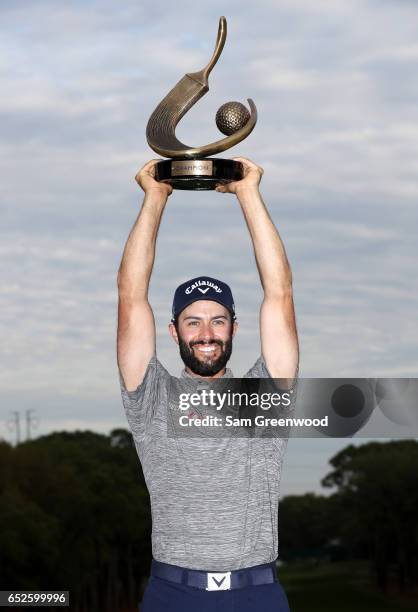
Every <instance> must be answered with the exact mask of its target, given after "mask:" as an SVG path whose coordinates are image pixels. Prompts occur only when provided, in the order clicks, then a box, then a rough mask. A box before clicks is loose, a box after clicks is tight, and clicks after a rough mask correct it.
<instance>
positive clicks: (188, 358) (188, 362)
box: [178, 334, 232, 376]
mask: <svg viewBox="0 0 418 612" xmlns="http://www.w3.org/2000/svg"><path fill="white" fill-rule="evenodd" d="M178 339H179V348H180V357H181V358H182V360H183V362H184V365H185V366H186V367H187V368H189V369H190V370H191V371H192V372H193V373H194V374H197V375H198V376H214V375H215V374H217V373H218V372H220V371H221V370H222V369H223V368H224V367H225V366H226V364H227V363H228V361H229V359H230V357H231V353H232V334H231V336H230V337H229V338H228V340H225V342H222V340H209V341H203V340H196V341H195V342H190V343H189V344H187V342H185V341H184V340H183V338H182V337H181V336H180V334H178ZM199 344H202V345H204V346H210V345H211V344H217V345H218V346H219V347H220V348H221V354H220V356H219V357H218V359H215V360H210V361H200V359H198V358H197V357H195V355H194V353H193V350H192V347H193V346H196V345H199Z"/></svg>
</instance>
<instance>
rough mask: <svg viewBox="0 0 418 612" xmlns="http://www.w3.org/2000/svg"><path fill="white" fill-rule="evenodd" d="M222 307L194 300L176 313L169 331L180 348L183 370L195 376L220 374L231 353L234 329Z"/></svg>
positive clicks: (210, 301)
mask: <svg viewBox="0 0 418 612" xmlns="http://www.w3.org/2000/svg"><path fill="white" fill-rule="evenodd" d="M236 326H237V324H236V323H234V324H233V323H232V321H231V314H230V312H229V310H228V309H227V308H225V306H222V305H221V304H218V303H217V302H213V301H212V300H198V301H197V302H193V303H192V304H190V306H187V308H185V309H184V310H183V311H182V312H181V313H180V315H179V317H178V321H177V329H176V327H175V326H174V325H173V324H171V325H170V333H171V335H172V336H173V338H174V340H175V341H176V342H177V344H178V345H179V348H180V356H181V358H182V360H183V361H184V364H185V366H186V369H188V370H190V371H191V372H193V373H194V374H197V375H198V376H207V377H213V376H215V377H216V375H217V374H218V375H222V374H223V371H224V368H225V366H226V364H227V362H228V360H229V358H230V356H231V353H232V338H233V336H234V334H235V331H236Z"/></svg>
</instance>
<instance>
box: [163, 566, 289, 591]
mask: <svg viewBox="0 0 418 612" xmlns="http://www.w3.org/2000/svg"><path fill="white" fill-rule="evenodd" d="M151 575H152V576H155V577H157V578H163V579H164V580H168V581H170V582H176V583H177V584H183V585H187V586H191V587H195V588H197V589H204V590H206V591H229V590H230V589H242V588H243V587H247V586H256V585H259V584H272V583H273V582H277V574H276V562H275V561H272V562H271V563H265V564H263V565H255V566H254V567H247V568H244V569H239V570H232V571H230V572H204V571H202V570H192V569H187V568H185V567H179V566H178V565H170V564H168V563H162V562H161V561H156V560H155V559H153V560H152V562H151Z"/></svg>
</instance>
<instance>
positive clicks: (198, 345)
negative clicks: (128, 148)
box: [117, 158, 299, 612]
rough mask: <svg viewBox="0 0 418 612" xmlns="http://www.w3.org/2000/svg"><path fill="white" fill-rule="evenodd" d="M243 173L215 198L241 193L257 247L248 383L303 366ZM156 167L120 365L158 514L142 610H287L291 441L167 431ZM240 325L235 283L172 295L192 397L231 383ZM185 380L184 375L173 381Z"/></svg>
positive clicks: (272, 251)
mask: <svg viewBox="0 0 418 612" xmlns="http://www.w3.org/2000/svg"><path fill="white" fill-rule="evenodd" d="M235 159H237V160H238V161H241V162H242V164H243V166H244V177H243V179H241V180H240V181H235V182H232V183H229V184H227V185H218V186H217V188H216V191H218V192H220V193H232V194H235V195H236V197H237V199H238V202H239V204H240V206H241V209H242V211H243V214H244V217H245V221H246V223H247V227H248V229H249V232H250V236H251V240H252V243H253V247H254V254H255V259H256V263H257V268H258V271H259V275H260V281H261V285H262V288H263V292H264V299H263V302H262V304H261V309H260V340H261V355H260V357H259V358H258V359H257V361H256V362H255V364H254V366H253V367H252V368H251V369H250V370H249V371H248V372H247V373H246V374H245V377H247V378H272V379H282V380H283V379H286V381H288V383H289V385H292V384H293V381H295V379H296V375H297V369H298V359H299V351H298V339H297V332H296V323H295V313H294V306H293V292H292V275H291V271H290V266H289V262H288V260H287V257H286V253H285V249H284V246H283V243H282V240H281V238H280V236H279V233H278V231H277V229H276V227H275V226H274V224H273V222H272V219H271V217H270V215H269V213H268V211H267V208H266V206H265V204H264V202H263V200H262V197H261V195H260V191H259V184H260V180H261V177H262V175H263V170H262V168H260V167H259V166H257V165H256V164H254V163H253V162H251V161H250V160H247V159H245V158H235ZM157 161H158V160H152V161H150V162H148V163H147V164H146V165H145V166H144V167H143V168H142V169H141V170H140V171H139V172H138V174H137V175H136V180H137V182H138V184H139V185H140V187H141V188H142V189H143V191H144V192H145V197H144V201H143V204H142V208H141V211H140V213H139V215H138V218H137V220H136V222H135V225H134V227H133V228H132V230H131V232H130V235H129V237H128V240H127V243H126V246H125V250H124V253H123V257H122V262H121V265H120V268H119V273H118V289H119V311H118V339H117V352H118V366H119V378H120V386H121V393H122V399H123V404H124V408H125V412H126V416H127V419H128V423H129V425H130V428H131V431H132V434H133V438H134V442H135V446H136V449H137V452H138V456H139V459H140V461H141V465H142V470H143V473H144V478H145V481H146V484H147V487H148V490H149V493H150V499H151V511H152V555H153V559H152V563H151V576H150V578H149V581H148V584H147V587H146V590H145V593H144V597H143V600H142V602H141V607H140V609H141V612H160V611H161V612H162V611H164V612H171V611H173V612H174V611H180V610H181V611H182V612H185V611H186V612H187V611H188V610H190V611H192V610H193V612H196V611H197V610H198V611H199V612H210V611H215V610H216V611H219V612H222V611H227V610H231V611H232V610H240V612H253V611H256V610H263V611H264V612H270V611H271V612H273V611H276V612H288V610H289V606H288V602H287V598H286V595H285V593H284V590H283V588H282V586H281V584H280V582H279V580H278V576H277V571H276V561H277V557H278V535H277V534H278V526H277V515H278V512H277V510H278V503H279V493H280V491H279V489H280V477H281V468H282V463H283V457H284V453H285V449H286V445H287V439H279V438H277V437H276V438H275V437H272V438H264V439H256V438H230V437H229V438H228V437H224V438H215V439H213V438H209V437H204V436H202V437H198V438H196V437H195V438H187V437H182V438H180V439H176V438H173V437H170V436H168V435H167V418H168V413H169V411H170V406H171V404H170V401H171V400H170V394H171V393H172V389H173V388H174V387H176V385H175V384H174V382H173V381H174V380H175V379H174V377H173V376H171V375H170V374H169V372H167V370H166V369H165V368H164V366H163V365H162V364H161V363H160V361H159V360H158V359H157V356H156V346H155V323H154V316H153V312H152V309H151V306H150V304H149V302H148V287H149V282H150V277H151V272H152V268H153V264H154V258H155V245H156V239H157V234H158V229H159V225H160V220H161V216H162V214H163V211H164V208H165V205H166V203H167V200H168V197H169V195H170V194H171V192H172V188H171V186H170V185H168V184H165V183H161V182H157V181H156V180H155V179H154V166H155V164H156V162H157ZM237 329H238V323H237V321H236V315H235V305H234V300H233V297H232V292H231V289H230V287H229V286H228V285H227V284H226V283H225V282H223V281H221V280H218V279H215V278H212V277H209V276H199V277H196V278H193V279H191V280H189V281H186V282H184V283H182V284H181V285H180V286H179V287H178V288H177V289H176V291H175V294H174V299H173V306H172V319H171V323H170V325H169V331H170V334H171V336H172V338H173V339H174V341H175V342H176V343H177V344H178V346H179V350H180V356H181V358H182V360H183V362H184V366H185V367H184V370H183V372H182V373H181V378H180V381H181V383H182V384H183V387H184V389H187V390H188V391H196V390H197V391H199V390H200V391H201V390H203V389H205V388H206V389H207V388H208V386H209V384H210V381H212V380H217V379H223V378H232V377H233V374H232V372H231V370H230V369H229V368H227V363H228V360H229V358H230V356H231V352H232V342H233V337H234V335H235V333H236V332H237ZM176 380H177V379H176Z"/></svg>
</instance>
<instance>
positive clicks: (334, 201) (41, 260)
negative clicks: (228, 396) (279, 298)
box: [0, 0, 418, 495]
mask: <svg viewBox="0 0 418 612" xmlns="http://www.w3.org/2000/svg"><path fill="white" fill-rule="evenodd" d="M221 15H225V17H226V19H227V22H228V36H227V41H226V44H225V48H224V50H223V53H222V56H221V58H220V60H219V61H218V64H217V65H216V67H215V68H214V70H213V72H212V73H211V75H210V79H209V87H210V90H209V92H208V93H207V94H206V95H205V96H204V97H203V98H202V99H201V100H200V101H199V102H198V103H197V104H196V105H195V106H194V107H193V108H192V109H191V110H190V111H189V112H188V113H187V114H186V116H185V117H184V119H183V120H182V121H181V122H180V124H179V126H178V128H177V136H178V137H179V139H180V140H182V141H183V142H186V143H188V144H190V145H192V146H198V145H202V144H206V143H208V142H212V141H214V140H217V139H218V138H219V137H220V134H219V132H218V130H217V128H216V125H215V115H216V111H217V109H218V108H219V106H221V104H223V103H225V102H227V101H230V100H236V101H241V102H243V103H246V99H247V98H252V99H253V100H254V102H255V104H256V106H257V109H258V117H259V118H258V122H257V125H256V127H255V129H254V131H253V132H252V134H251V135H250V136H249V137H248V138H247V139H246V140H244V141H243V142H241V143H240V144H239V145H237V146H236V147H235V148H234V149H232V150H230V151H228V152H226V153H224V154H223V156H225V157H234V156H238V155H242V156H244V157H248V158H250V159H252V160H253V161H255V162H256V163H258V164H259V165H261V166H262V167H263V168H264V176H263V179H262V183H261V193H262V196H263V198H264V200H265V202H266V204H267V206H268V208H269V211H270V213H271V216H272V218H273V220H274V222H275V223H276V225H277V227H278V229H279V232H280V234H281V236H282V239H283V241H284V243H285V246H286V250H287V254H288V257H289V260H290V263H291V266H292V272H293V279H294V298H295V307H296V316H297V324H298V332H299V339H300V350H301V361H300V375H301V376H305V377H374V376H388V377H414V376H416V372H417V370H418V355H417V347H418V327H417V325H416V312H417V310H418V297H417V295H418V293H417V280H418V278H417V276H418V274H417V266H416V262H417V255H418V246H417V240H416V228H417V221H418V211H417V199H418V173H417V170H418V104H417V99H418V81H417V78H416V75H417V72H418V42H417V41H418V5H417V3H416V2H415V1H413V0H410V1H407V0H333V1H332V2H329V0H316V1H315V2H311V1H310V0H276V1H274V2H273V1H271V2H270V1H268V0H259V1H258V2H257V3H252V2H243V1H242V0H241V1H236V0H229V1H228V2H220V1H218V0H212V1H211V2H205V3H196V2H189V1H184V0H179V1H178V2H176V3H167V2H163V1H161V0H154V1H153V2H150V1H144V2H141V1H137V2H134V1H131V0H125V1H124V2H123V3H121V2H117V1H116V0H103V1H89V2H85V1H77V0H75V1H70V2H60V3H58V2H54V1H48V0H40V1H39V2H36V3H33V2H27V1H25V0H20V1H19V2H14V1H13V2H12V1H9V0H3V2H2V3H1V5H0V18H1V23H2V26H3V28H2V29H3V35H2V37H1V40H0V46H1V53H0V72H1V79H2V83H3V88H2V90H3V95H2V96H1V98H0V114H1V132H2V135H1V140H0V155H1V170H0V172H1V175H2V176H1V181H0V204H1V209H2V214H1V219H2V222H1V228H0V232H1V240H0V249H1V258H0V268H1V276H2V279H3V280H2V283H1V285H0V312H1V315H0V326H1V327H0V330H1V338H2V342H1V346H0V350H1V353H2V368H1V370H0V394H1V403H0V406H1V409H0V437H3V438H5V439H6V440H9V441H12V440H14V437H15V432H14V430H13V429H12V428H11V425H10V419H11V417H12V412H13V411H19V412H20V415H21V419H22V428H23V419H24V415H25V411H26V410H33V411H34V412H33V413H32V414H33V416H34V417H35V416H36V420H37V429H33V433H32V435H42V434H46V433H48V432H50V431H56V430H62V429H68V430H75V429H93V430H95V431H99V432H104V433H107V432H109V431H110V430H111V429H113V428H114V427H121V426H122V427H126V426H127V423H126V420H125V416H124V413H123V407H122V403H121V398H120V391H119V386H118V385H119V381H118V373H117V365H116V354H115V342H116V315H117V286H116V275H117V270H118V267H119V263H120V259H121V255H122V251H123V247H124V244H125V241H126V239H127V236H128V233H129V231H130V229H131V227H132V225H133V223H134V221H135V219H136V216H137V214H138V212H139V209H140V205H141V201H142V192H141V191H140V189H139V188H138V186H137V185H136V184H135V182H134V176H135V174H136V172H137V171H138V169H139V168H140V167H141V166H142V165H143V164H145V163H146V162H147V161H148V160H149V159H152V158H155V157H156V154H155V153H154V152H153V151H152V150H151V149H150V148H149V147H148V145H147V142H146V138H145V129H146V124H147V121H148V118H149V116H150V115H151V113H152V111H153V110H154V108H155V107H156V106H157V104H158V103H159V102H160V100H161V99H162V98H163V97H164V96H165V95H166V94H167V93H168V91H169V90H170V89H171V88H172V87H173V86H174V85H175V83H177V81H178V80H179V79H180V78H181V77H182V76H183V75H184V74H185V73H187V72H194V71H197V70H199V69H201V68H202V67H203V66H204V65H206V63H207V61H208V60H209V58H210V57H211V54H212V51H213V48H214V43H215V39H216V34H217V28H218V20H219V17H220V16H221ZM200 274H207V275H210V276H213V277H215V278H221V279H222V280H224V281H226V282H228V283H229V284H230V285H231V287H232V289H233V293H234V297H235V302H236V308H237V314H238V319H239V323H240V329H239V332H238V334H237V337H236V341H235V343H234V352H233V357H232V360H231V367H232V369H233V371H234V373H235V375H236V376H239V375H241V374H243V373H244V372H245V371H246V370H247V369H248V368H249V367H250V366H251V365H252V364H253V363H254V362H255V360H256V359H257V357H258V355H259V352H260V344H259V335H258V309H259V305H260V302H261V299H262V292H261V287H260V283H259V279H258V275H257V271H256V267H255V264H254V257H253V253H252V248H251V242H250V240H249V236H248V232H247V230H246V226H245V223H244V220H243V217H242V213H241V212H240V209H239V206H238V203H237V201H236V199H235V197H234V196H232V195H226V194H218V193H214V192H206V193H202V192H199V193H196V192H182V191H175V192H174V193H173V195H172V196H170V198H169V201H168V204H167V207H166V211H165V213H164V217H163V220H162V224H161V229H160V233H159V238H158V245H157V257H156V262H155V267H154V273H153V277H152V282H151V289H150V302H151V304H152V306H153V309H154V313H155V316H156V323H157V353H158V356H159V359H160V361H162V362H163V364H164V365H165V366H166V367H167V368H168V369H169V370H170V371H171V372H172V373H173V374H174V375H176V374H178V373H179V372H180V370H181V362H180V359H179V357H178V353H177V350H176V348H175V346H174V344H173V342H172V340H171V339H170V338H169V336H168V332H167V324H168V321H169V318H170V308H171V301H172V295H173V291H174V289H175V287H176V286H177V285H178V284H180V283H181V282H183V281H184V280H186V279H188V278H192V277H194V276H198V275H200ZM22 435H23V437H24V436H25V432H24V429H23V431H22ZM346 445H347V440H317V439H315V440H290V442H289V447H288V453H287V457H286V460H285V462H286V466H285V470H284V477H283V482H282V494H284V495H285V494H290V493H303V492H305V491H316V492H321V491H322V489H321V487H320V479H321V478H322V477H323V476H324V475H325V474H326V473H327V471H329V465H328V460H329V458H330V457H331V456H332V455H333V454H335V453H336V452H337V451H338V450H339V449H341V448H343V447H344V446H346Z"/></svg>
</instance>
